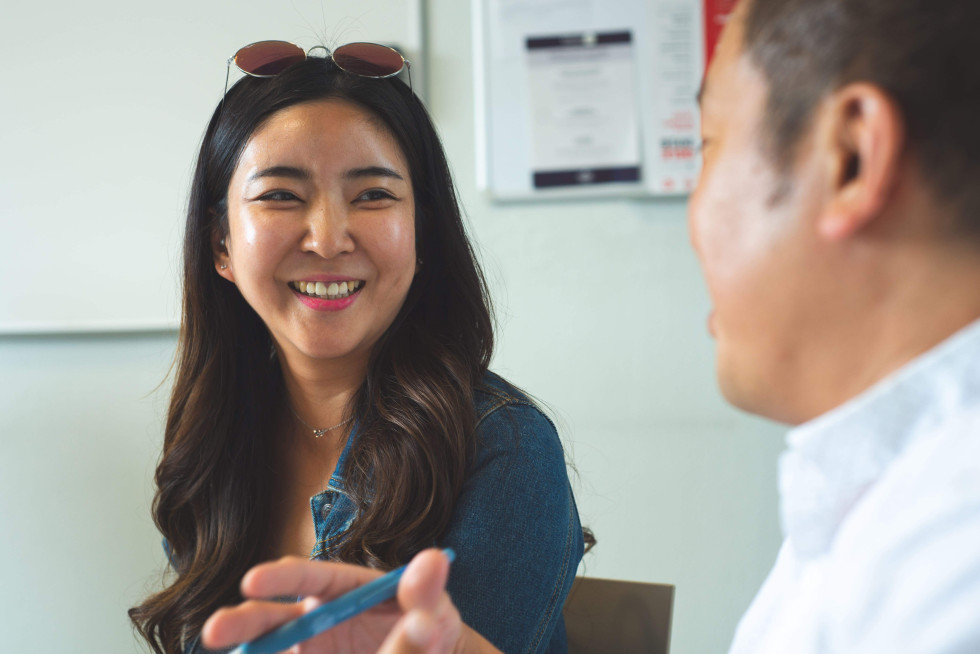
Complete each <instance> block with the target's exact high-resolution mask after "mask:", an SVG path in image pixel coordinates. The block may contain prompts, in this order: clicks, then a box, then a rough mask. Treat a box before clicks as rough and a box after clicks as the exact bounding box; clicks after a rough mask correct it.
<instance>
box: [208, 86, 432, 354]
mask: <svg viewBox="0 0 980 654" xmlns="http://www.w3.org/2000/svg"><path fill="white" fill-rule="evenodd" d="M214 251H215V266H216V269H217V271H218V274H220V275H221V276H222V277H224V278H225V279H227V280H229V281H231V282H233V283H234V284H235V285H236V286H237V287H238V289H239V291H241V294H242V295H243V296H244V298H245V300H246V301H247V302H248V303H249V304H250V305H251V306H252V308H253V309H254V310H255V311H256V313H258V315H259V316H260V317H261V318H262V320H263V322H264V323H265V325H266V326H267V327H268V329H269V332H270V333H271V334H272V337H273V339H274V340H275V342H276V345H277V347H278V349H279V351H280V353H281V354H282V355H284V356H285V357H286V358H287V360H291V359H292V358H293V357H294V356H297V355H300V356H305V357H309V358H313V359H345V358H346V359H350V360H351V361H357V362H362V363H363V362H364V361H366V359H367V357H368V355H369V354H370V351H371V348H372V346H373V345H374V344H375V343H376V342H377V340H378V338H379V337H380V336H381V334H382V333H384V331H385V330H386V329H387V328H388V326H389V325H391V323H392V321H393V320H394V318H395V316H396V315H397V314H398V311H399V309H400V308H401V306H402V303H403V302H404V300H405V296H406V295H407V294H408V289H409V286H410V285H411V283H412V279H413V277H414V276H415V272H416V268H417V263H416V255H415V198H414V195H413V193H412V183H411V177H410V174H409V170H408V165H407V163H406V161H405V157H404V155H403V154H402V151H401V148H400V147H399V146H398V144H397V142H396V141H395V139H394V138H393V137H392V136H391V135H390V134H389V133H388V132H387V131H386V130H385V129H384V128H383V127H382V126H381V125H380V122H379V121H378V120H377V119H376V118H374V117H373V116H372V115H370V114H369V113H367V112H366V111H364V110H363V109H361V108H359V107H357V106H356V105H353V104H351V103H349V102H346V101H343V100H320V101H315V102H306V103H303V104H299V105H294V106H292V107H288V108H286V109H283V110H281V111H279V112H277V113H275V114H273V115H272V116H271V117H270V118H269V119H267V120H266V122H265V123H263V124H262V125H261V126H260V127H259V129H257V130H256V131H255V133H254V134H253V135H252V138H251V139H250V140H249V142H248V144H247V145H246V147H245V151H244V153H243V154H242V157H241V159H240V161H239V162H238V166H237V167H236V168H235V172H234V174H233V175H232V178H231V182H230V184H229V186H228V234H227V235H226V236H225V240H224V247H222V246H221V244H220V243H219V242H217V241H216V242H215V244H214ZM222 266H226V267H224V268H222Z"/></svg>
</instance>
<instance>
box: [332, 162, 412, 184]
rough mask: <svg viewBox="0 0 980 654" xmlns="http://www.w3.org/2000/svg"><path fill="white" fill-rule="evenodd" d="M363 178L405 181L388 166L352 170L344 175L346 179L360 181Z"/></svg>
mask: <svg viewBox="0 0 980 654" xmlns="http://www.w3.org/2000/svg"><path fill="white" fill-rule="evenodd" d="M362 177H392V178H394V179H400V180H403V181H404V179H405V178H404V177H402V176H401V175H400V174H398V173H397V172H395V171H394V170H392V169H391V168H388V167H386V166H366V167H364V168H351V169H350V170H348V171H347V172H345V173H344V179H360V178H362Z"/></svg>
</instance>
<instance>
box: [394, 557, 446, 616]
mask: <svg viewBox="0 0 980 654" xmlns="http://www.w3.org/2000/svg"><path fill="white" fill-rule="evenodd" d="M448 579H449V558H448V557H447V556H446V555H445V554H444V553H443V552H442V551H440V550H437V549H428V550H425V551H423V552H420V553H419V554H418V555H417V556H416V557H415V558H414V559H412V561H411V563H409V564H408V568H406V570H405V573H404V574H403V575H402V578H401V582H400V583H399V584H398V604H399V605H401V607H402V610H404V611H406V612H410V611H412V610H413V609H424V610H426V611H434V610H435V609H436V608H437V607H438V606H439V604H440V601H441V600H442V598H443V597H444V594H445V591H446V581H447V580H448Z"/></svg>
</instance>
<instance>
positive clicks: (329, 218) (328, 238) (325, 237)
mask: <svg viewBox="0 0 980 654" xmlns="http://www.w3.org/2000/svg"><path fill="white" fill-rule="evenodd" d="M349 226H350V225H349V222H348V220H347V212H346V211H344V209H343V207H341V206H338V203H331V202H323V203H322V204H319V205H317V206H315V207H312V210H311V211H310V213H309V215H308V220H307V228H306V234H305V236H304V238H303V245H302V247H303V250H304V251H307V252H315V253H316V254H318V255H320V256H321V257H323V258H324V259H332V258H333V257H335V256H337V255H339V254H344V253H347V252H352V251H353V250H354V239H353V238H352V237H351V234H350V230H349Z"/></svg>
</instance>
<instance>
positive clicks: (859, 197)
mask: <svg viewBox="0 0 980 654" xmlns="http://www.w3.org/2000/svg"><path fill="white" fill-rule="evenodd" d="M818 114H819V115H818V120H817V124H818V125H819V128H818V129H819V133H820V135H821V138H820V140H821V141H822V143H821V146H823V147H824V148H826V154H827V157H826V161H827V164H828V177H827V179H828V182H829V188H828V191H829V205H828V207H827V210H826V211H825V212H824V213H823V215H822V216H821V219H820V224H819V230H820V233H821V235H823V236H824V237H825V238H829V239H832V240H838V239H843V238H847V237H848V236H851V235H852V234H854V233H856V232H857V231H859V230H860V229H862V228H863V227H865V226H866V225H869V224H870V223H871V222H872V221H873V220H874V219H875V218H877V217H878V216H879V215H880V214H881V212H882V210H883V209H884V207H885V205H886V203H887V201H888V199H889V196H890V195H891V193H892V191H893V190H894V188H895V185H896V183H897V178H898V175H899V169H900V163H901V158H902V153H903V151H904V147H905V120H904V118H903V116H902V112H901V111H900V110H899V108H898V105H897V104H896V103H895V100H894V99H893V98H892V97H891V96H889V95H888V94H887V93H885V92H884V91H883V90H882V89H881V88H879V87H877V86H874V85H873V84H868V83H854V84H849V85H847V86H845V87H843V88H841V89H840V90H838V91H836V92H835V93H833V94H832V95H831V96H830V97H829V98H827V99H826V100H825V101H824V103H823V104H821V106H820V109H819V111H818Z"/></svg>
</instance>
